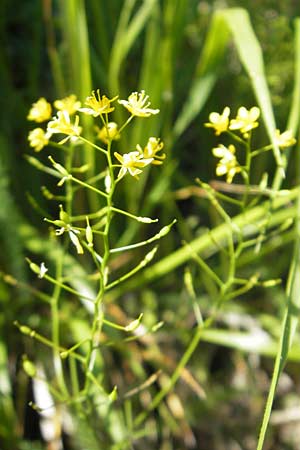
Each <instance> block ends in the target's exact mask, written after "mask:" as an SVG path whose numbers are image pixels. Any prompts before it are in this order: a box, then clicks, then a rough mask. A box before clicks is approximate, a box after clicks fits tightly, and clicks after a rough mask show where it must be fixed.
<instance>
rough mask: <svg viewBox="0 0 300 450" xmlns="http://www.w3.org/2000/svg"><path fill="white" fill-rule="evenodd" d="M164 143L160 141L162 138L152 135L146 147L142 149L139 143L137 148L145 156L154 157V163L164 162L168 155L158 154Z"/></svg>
mask: <svg viewBox="0 0 300 450" xmlns="http://www.w3.org/2000/svg"><path fill="white" fill-rule="evenodd" d="M163 146H164V143H163V142H160V139H157V138H155V137H150V138H149V140H148V142H147V144H146V147H145V148H144V150H142V148H141V146H140V145H137V147H136V148H137V150H138V151H139V152H140V153H141V154H142V155H143V157H144V158H153V161H152V164H156V165H159V164H162V162H163V160H164V159H165V157H166V155H165V153H163V154H162V155H157V153H158V152H159V151H160V150H161V149H162V148H163Z"/></svg>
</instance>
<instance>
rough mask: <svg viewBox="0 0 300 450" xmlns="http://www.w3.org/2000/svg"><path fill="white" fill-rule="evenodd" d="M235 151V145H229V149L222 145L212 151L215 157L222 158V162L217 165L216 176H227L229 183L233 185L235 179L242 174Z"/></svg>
mask: <svg viewBox="0 0 300 450" xmlns="http://www.w3.org/2000/svg"><path fill="white" fill-rule="evenodd" d="M235 151H236V149H235V146H234V145H229V146H228V148H227V147H225V145H222V144H220V145H219V147H215V148H213V150H212V152H213V155H214V156H216V157H217V158H220V161H219V162H218V164H217V168H216V174H217V176H222V175H226V181H227V183H231V182H232V180H233V177H234V176H235V175H236V174H237V173H239V172H241V167H240V166H239V163H238V162H237V159H236V156H235Z"/></svg>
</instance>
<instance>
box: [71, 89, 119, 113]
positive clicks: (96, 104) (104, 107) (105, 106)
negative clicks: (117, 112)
mask: <svg viewBox="0 0 300 450" xmlns="http://www.w3.org/2000/svg"><path fill="white" fill-rule="evenodd" d="M117 98H118V96H116V97H114V98H112V99H111V100H110V99H109V98H107V97H106V96H105V95H102V97H101V95H100V90H99V89H97V97H96V94H95V91H93V92H92V95H91V96H89V97H87V98H86V101H85V105H87V106H88V108H80V109H79V111H81V112H84V113H86V114H89V115H91V116H94V117H97V116H100V115H101V114H108V113H110V112H112V111H113V110H114V109H115V108H114V107H113V106H111V105H110V104H111V102H113V101H115V100H116V99H117Z"/></svg>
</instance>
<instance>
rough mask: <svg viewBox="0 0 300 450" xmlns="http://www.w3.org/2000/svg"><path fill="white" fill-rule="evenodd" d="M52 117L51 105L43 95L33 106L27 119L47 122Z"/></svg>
mask: <svg viewBox="0 0 300 450" xmlns="http://www.w3.org/2000/svg"><path fill="white" fill-rule="evenodd" d="M50 118H51V105H50V103H48V102H47V100H46V99H45V98H44V97H41V98H40V99H39V100H38V101H37V102H36V103H33V104H32V107H31V109H30V111H29V113H28V116H27V119H28V120H34V121H35V122H38V123H40V122H45V121H46V120H48V119H50Z"/></svg>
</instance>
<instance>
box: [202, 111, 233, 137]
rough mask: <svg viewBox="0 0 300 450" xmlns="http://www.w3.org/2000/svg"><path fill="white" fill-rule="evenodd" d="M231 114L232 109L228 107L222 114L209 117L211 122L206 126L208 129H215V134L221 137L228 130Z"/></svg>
mask: <svg viewBox="0 0 300 450" xmlns="http://www.w3.org/2000/svg"><path fill="white" fill-rule="evenodd" d="M229 114H230V108H229V107H228V106H226V107H225V108H224V109H223V112H222V114H219V113H217V112H212V113H210V115H209V122H208V123H205V124H204V125H205V126H206V127H209V128H213V129H214V130H215V134H216V135H217V136H219V135H220V134H221V133H224V131H227V130H228V125H229Z"/></svg>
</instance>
